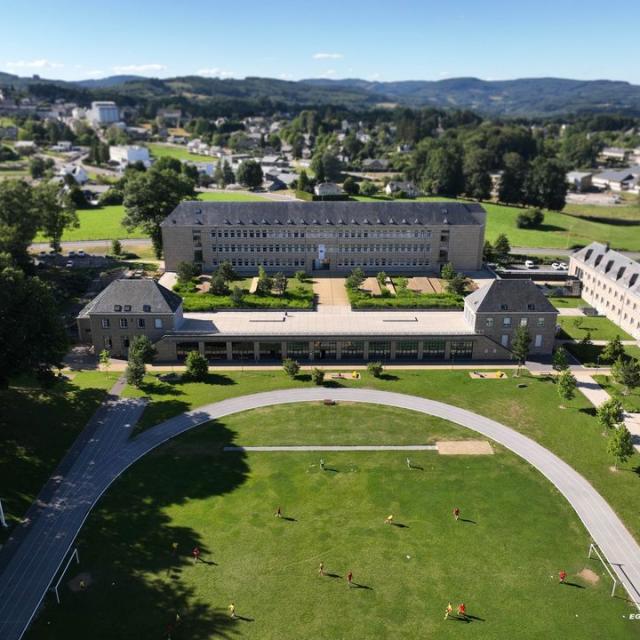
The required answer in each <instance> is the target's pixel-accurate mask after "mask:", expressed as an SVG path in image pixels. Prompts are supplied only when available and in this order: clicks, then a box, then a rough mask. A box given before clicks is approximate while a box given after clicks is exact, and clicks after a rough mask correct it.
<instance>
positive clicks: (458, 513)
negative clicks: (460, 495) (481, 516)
mask: <svg viewBox="0 0 640 640" xmlns="http://www.w3.org/2000/svg"><path fill="white" fill-rule="evenodd" d="M453 517H454V518H455V519H456V520H460V509H458V507H456V508H455V509H454V510H453Z"/></svg>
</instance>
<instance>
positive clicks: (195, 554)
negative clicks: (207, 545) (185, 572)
mask: <svg viewBox="0 0 640 640" xmlns="http://www.w3.org/2000/svg"><path fill="white" fill-rule="evenodd" d="M191 555H192V556H193V563H194V564H195V563H196V562H198V560H200V549H199V548H198V547H193V551H192V552H191Z"/></svg>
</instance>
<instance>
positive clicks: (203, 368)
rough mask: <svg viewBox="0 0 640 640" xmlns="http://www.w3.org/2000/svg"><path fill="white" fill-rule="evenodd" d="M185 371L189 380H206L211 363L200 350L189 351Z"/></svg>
mask: <svg viewBox="0 0 640 640" xmlns="http://www.w3.org/2000/svg"><path fill="white" fill-rule="evenodd" d="M184 373H185V376H186V377H187V378H188V379H189V380H194V381H196V382H204V381H205V380H206V379H207V375H208V374H209V363H208V362H207V359H206V358H205V357H204V356H203V355H202V354H201V353H200V352H199V351H189V353H188V354H187V358H186V360H185V372H184Z"/></svg>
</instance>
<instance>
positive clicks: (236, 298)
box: [231, 287, 244, 309]
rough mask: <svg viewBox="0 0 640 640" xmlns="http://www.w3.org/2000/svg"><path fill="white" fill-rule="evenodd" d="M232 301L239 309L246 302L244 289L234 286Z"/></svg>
mask: <svg viewBox="0 0 640 640" xmlns="http://www.w3.org/2000/svg"><path fill="white" fill-rule="evenodd" d="M231 301H232V302H233V305H234V307H236V308H237V309H239V308H240V307H242V305H243V304H244V291H242V289H241V288H240V287H233V290H232V291H231Z"/></svg>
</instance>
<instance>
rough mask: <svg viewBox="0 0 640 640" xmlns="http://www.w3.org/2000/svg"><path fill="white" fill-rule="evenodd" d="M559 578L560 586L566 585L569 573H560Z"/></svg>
mask: <svg viewBox="0 0 640 640" xmlns="http://www.w3.org/2000/svg"><path fill="white" fill-rule="evenodd" d="M558 578H560V584H564V583H565V580H566V579H567V572H566V571H564V570H563V571H560V573H558Z"/></svg>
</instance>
